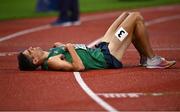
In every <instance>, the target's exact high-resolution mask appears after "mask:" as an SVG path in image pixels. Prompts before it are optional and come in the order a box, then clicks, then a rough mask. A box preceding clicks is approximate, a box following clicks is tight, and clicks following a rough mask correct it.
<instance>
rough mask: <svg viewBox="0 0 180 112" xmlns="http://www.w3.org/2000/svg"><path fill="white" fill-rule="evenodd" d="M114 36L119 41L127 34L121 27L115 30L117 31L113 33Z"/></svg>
mask: <svg viewBox="0 0 180 112" xmlns="http://www.w3.org/2000/svg"><path fill="white" fill-rule="evenodd" d="M115 36H116V37H117V38H118V39H119V40H120V41H123V40H124V39H125V38H126V37H127V36H128V32H127V31H126V30H125V29H124V28H123V27H121V28H119V29H118V30H117V32H116V33H115Z"/></svg>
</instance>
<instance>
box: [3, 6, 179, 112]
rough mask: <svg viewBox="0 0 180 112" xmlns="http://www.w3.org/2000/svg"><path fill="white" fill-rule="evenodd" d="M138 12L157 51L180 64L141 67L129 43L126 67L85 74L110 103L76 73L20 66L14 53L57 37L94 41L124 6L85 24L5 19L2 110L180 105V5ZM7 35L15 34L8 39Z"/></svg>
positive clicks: (93, 16) (174, 107) (84, 18)
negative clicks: (58, 24)
mask: <svg viewBox="0 0 180 112" xmlns="http://www.w3.org/2000/svg"><path fill="white" fill-rule="evenodd" d="M138 11H141V12H142V14H143V16H144V17H145V21H146V24H147V26H148V32H149V34H150V40H151V43H152V46H153V48H154V50H155V52H156V53H157V54H158V55H161V56H164V57H166V58H167V59H169V60H171V59H174V60H176V61H177V64H176V65H175V66H173V67H172V68H170V69H163V70H162V69H146V68H142V67H138V66H137V65H138V62H139V61H138V60H139V57H138V54H137V52H136V51H135V49H134V48H133V47H132V46H130V48H129V49H128V51H127V53H126V54H125V56H124V58H123V63H124V64H125V67H124V68H123V69H108V70H91V71H85V72H82V73H80V76H81V78H82V79H83V80H84V82H85V84H87V86H88V87H89V88H90V89H91V90H92V91H93V94H94V95H95V96H96V97H98V98H99V99H100V100H101V101H100V102H101V103H102V102H103V103H106V104H107V105H103V104H101V103H97V101H95V100H94V99H92V97H90V96H89V95H88V94H87V93H88V92H85V91H84V90H83V89H82V87H81V86H80V85H79V83H78V82H77V80H76V78H75V75H74V73H72V72H57V71H56V72H54V71H33V72H22V71H19V70H18V69H17V61H16V55H14V54H13V53H14V52H15V53H16V52H19V51H21V50H24V49H25V48H27V47H29V46H40V47H42V48H44V49H48V48H50V47H51V46H52V44H53V43H54V42H56V41H61V42H65V43H67V42H71V43H86V44H89V43H90V42H92V41H94V40H96V39H98V37H101V36H102V35H103V34H104V33H105V31H106V30H107V29H108V27H109V26H110V24H111V23H112V22H113V21H114V19H115V18H116V17H117V16H118V15H119V14H121V13H122V12H121V11H119V12H107V13H106V12H104V13H96V14H88V15H82V21H83V23H82V25H80V26H73V27H65V28H62V27H46V28H44V27H43V29H41V30H38V31H33V32H25V33H24V32H23V31H30V29H35V28H37V27H38V26H41V25H44V24H47V23H49V22H51V21H53V20H54V19H55V18H38V19H23V20H12V21H1V22H0V25H1V28H0V62H1V63H0V110H60V111H108V110H113V109H114V110H118V111H123V110H128V111H130V110H136V111H140V110H141V111H142V110H180V100H179V99H180V86H179V85H180V69H179V68H180V64H179V62H180V52H179V51H180V45H179V43H180V40H179V38H178V37H179V35H180V32H179V29H180V15H179V14H180V6H179V5H176V6H164V7H154V8H148V9H139V10H138ZM7 36H10V37H13V38H12V39H7V40H3V39H4V38H5V37H7ZM8 53H9V55H8ZM78 80H79V79H78ZM86 89H87V88H86ZM95 99H97V98H95ZM108 106H110V107H108Z"/></svg>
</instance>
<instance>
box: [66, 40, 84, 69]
mask: <svg viewBox="0 0 180 112" xmlns="http://www.w3.org/2000/svg"><path fill="white" fill-rule="evenodd" d="M66 49H67V50H68V51H69V53H70V55H71V57H72V66H73V69H74V70H75V71H82V70H84V69H85V67H84V65H83V62H82V60H81V58H80V57H79V56H78V54H77V53H76V51H75V49H74V45H73V44H71V43H68V44H66Z"/></svg>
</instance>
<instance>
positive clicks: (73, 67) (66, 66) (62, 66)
mask: <svg viewBox="0 0 180 112" xmlns="http://www.w3.org/2000/svg"><path fill="white" fill-rule="evenodd" d="M65 47H66V49H67V50H68V51H69V53H70V55H71V56H72V63H69V62H68V61H66V60H65V58H64V55H62V54H60V55H57V56H53V57H51V58H49V59H48V67H49V68H50V69H51V70H64V71H82V70H84V69H85V67H84V65H83V63H82V61H81V59H80V58H79V56H78V55H77V53H76V51H75V49H74V46H73V45H72V44H67V45H66V46H65Z"/></svg>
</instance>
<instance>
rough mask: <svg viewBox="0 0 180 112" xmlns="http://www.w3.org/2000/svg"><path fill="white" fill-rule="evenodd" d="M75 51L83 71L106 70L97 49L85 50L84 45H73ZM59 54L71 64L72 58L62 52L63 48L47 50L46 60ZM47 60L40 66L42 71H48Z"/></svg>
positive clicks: (103, 60)
mask: <svg viewBox="0 0 180 112" xmlns="http://www.w3.org/2000/svg"><path fill="white" fill-rule="evenodd" d="M74 47H75V50H76V52H77V54H78V56H79V57H80V58H81V60H82V62H83V64H84V66H85V69H86V70H88V69H104V68H107V67H108V66H107V64H106V61H105V59H104V55H103V53H102V52H101V49H99V48H95V49H94V48H87V47H86V46H85V45H84V44H75V45H74ZM59 54H64V56H65V59H66V60H67V61H68V62H70V63H72V57H71V55H70V53H69V52H68V51H66V50H64V46H61V47H56V48H52V49H50V50H49V56H48V58H47V60H48V59H49V58H50V57H52V56H56V55H59ZM47 60H46V61H45V62H44V64H43V65H42V69H45V70H49V68H48V64H47Z"/></svg>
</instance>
